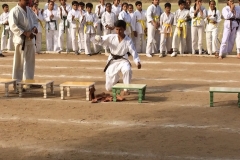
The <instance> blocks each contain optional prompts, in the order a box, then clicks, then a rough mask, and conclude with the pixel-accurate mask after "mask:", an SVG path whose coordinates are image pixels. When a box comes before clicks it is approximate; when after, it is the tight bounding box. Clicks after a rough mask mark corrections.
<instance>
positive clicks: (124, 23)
mask: <svg viewBox="0 0 240 160" xmlns="http://www.w3.org/2000/svg"><path fill="white" fill-rule="evenodd" d="M114 27H122V28H124V29H126V22H125V21H124V20H117V21H116V22H115V23H114Z"/></svg>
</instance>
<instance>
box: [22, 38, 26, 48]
mask: <svg viewBox="0 0 240 160" xmlns="http://www.w3.org/2000/svg"><path fill="white" fill-rule="evenodd" d="M25 41H26V36H24V38H23V44H22V51H24V48H25Z"/></svg>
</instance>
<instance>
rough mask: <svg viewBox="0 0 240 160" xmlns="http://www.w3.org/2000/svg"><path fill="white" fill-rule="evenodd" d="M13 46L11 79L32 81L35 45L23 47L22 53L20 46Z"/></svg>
mask: <svg viewBox="0 0 240 160" xmlns="http://www.w3.org/2000/svg"><path fill="white" fill-rule="evenodd" d="M14 45H15V52H14V58H13V71H12V79H17V81H21V80H26V79H34V70H35V45H34V44H32V45H25V48H24V51H22V45H20V44H14Z"/></svg>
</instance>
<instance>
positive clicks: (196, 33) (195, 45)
mask: <svg viewBox="0 0 240 160" xmlns="http://www.w3.org/2000/svg"><path fill="white" fill-rule="evenodd" d="M190 17H191V18H192V22H191V32H192V34H191V35H192V54H195V53H196V50H197V49H198V53H199V54H202V38H203V31H204V25H205V23H204V19H205V18H206V10H205V8H204V7H203V6H202V0H195V4H194V6H193V7H191V9H190Z"/></svg>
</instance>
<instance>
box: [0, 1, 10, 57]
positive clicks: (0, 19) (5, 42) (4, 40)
mask: <svg viewBox="0 0 240 160" xmlns="http://www.w3.org/2000/svg"><path fill="white" fill-rule="evenodd" d="M2 8H3V13H2V14H1V15H0V24H1V25H2V26H3V31H2V36H1V48H0V51H2V50H6V49H7V50H12V48H13V33H12V32H11V31H10V28H9V24H8V19H9V7H8V5H7V4H3V5H2ZM0 56H3V54H2V52H0Z"/></svg>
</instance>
